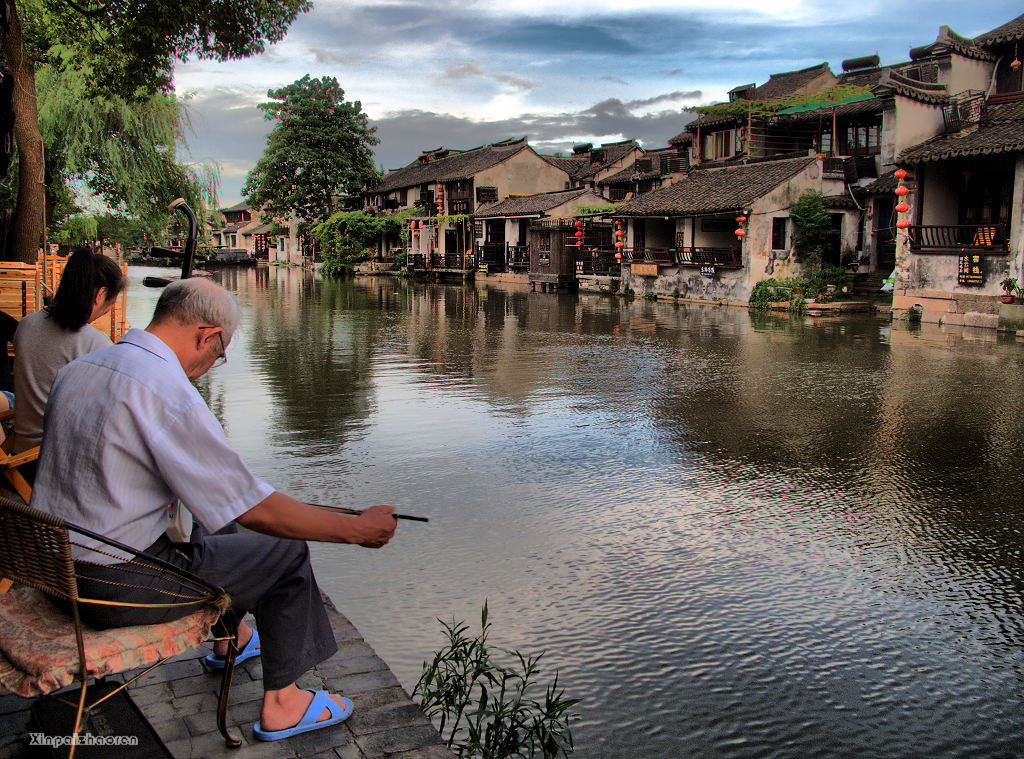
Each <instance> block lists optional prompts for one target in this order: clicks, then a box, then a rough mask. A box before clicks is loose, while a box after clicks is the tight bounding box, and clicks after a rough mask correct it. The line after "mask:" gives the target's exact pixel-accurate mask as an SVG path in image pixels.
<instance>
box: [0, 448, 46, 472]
mask: <svg viewBox="0 0 1024 759" xmlns="http://www.w3.org/2000/svg"><path fill="white" fill-rule="evenodd" d="M38 458H39V446H38V445H37V446H35V447H33V448H29V449H28V450H27V451H22V452H21V453H13V454H11V455H10V456H8V457H7V458H5V459H0V467H2V468H3V469H12V468H14V467H17V466H21V465H22V464H27V463H28V462H30V461H35V460H36V459H38Z"/></svg>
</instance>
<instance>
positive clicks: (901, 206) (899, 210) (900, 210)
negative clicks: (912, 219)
mask: <svg viewBox="0 0 1024 759" xmlns="http://www.w3.org/2000/svg"><path fill="white" fill-rule="evenodd" d="M909 210H910V206H908V205H907V203H906V201H901V202H900V203H899V205H897V206H896V211H897V213H906V212H907V211H909Z"/></svg>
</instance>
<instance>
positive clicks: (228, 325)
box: [153, 277, 238, 341]
mask: <svg viewBox="0 0 1024 759" xmlns="http://www.w3.org/2000/svg"><path fill="white" fill-rule="evenodd" d="M166 318H172V319H174V320H175V321H177V322H179V323H181V324H190V325H191V324H213V325H215V326H217V327H220V328H221V329H223V330H224V337H225V338H226V341H230V340H231V336H232V335H234V333H235V327H237V326H238V304H237V303H236V302H235V299H234V297H233V296H232V295H231V293H229V292H228V291H227V290H225V289H224V288H223V287H221V286H220V285H218V284H217V283H216V282H212V281H210V280H208V279H204V278H202V277H191V278H189V279H179V280H177V281H175V282H171V284H169V285H167V287H166V288H164V291H163V292H162V293H160V298H159V299H158V300H157V302H156V309H155V310H154V311H153V321H154V322H157V323H159V322H162V321H163V320H164V319H166Z"/></svg>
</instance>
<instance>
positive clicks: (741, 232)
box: [736, 229, 747, 237]
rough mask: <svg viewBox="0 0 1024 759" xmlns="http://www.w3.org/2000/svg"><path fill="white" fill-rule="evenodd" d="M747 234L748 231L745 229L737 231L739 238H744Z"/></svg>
mask: <svg viewBox="0 0 1024 759" xmlns="http://www.w3.org/2000/svg"><path fill="white" fill-rule="evenodd" d="M746 234H747V230H745V229H737V230H736V236H737V237H743V236H744V235H746Z"/></svg>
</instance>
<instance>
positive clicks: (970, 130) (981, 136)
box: [897, 101, 1024, 164]
mask: <svg viewBox="0 0 1024 759" xmlns="http://www.w3.org/2000/svg"><path fill="white" fill-rule="evenodd" d="M1020 152H1024V101H1019V102H1016V103H1002V104H999V105H989V106H986V107H985V111H984V112H983V113H982V115H981V121H980V122H979V123H978V124H977V125H972V126H970V127H967V128H966V129H962V130H961V131H959V132H955V133H952V134H943V135H939V136H938V137H933V138H932V139H930V140H927V141H925V142H922V143H921V144H920V145H915V146H914V147H912V148H908V149H907V150H904V151H903V152H902V153H900V155H899V157H898V159H897V160H898V161H899V162H900V163H906V164H916V163H925V162H927V161H943V160H947V159H949V158H956V157H959V156H978V155H996V154H1001V153H1020Z"/></svg>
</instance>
